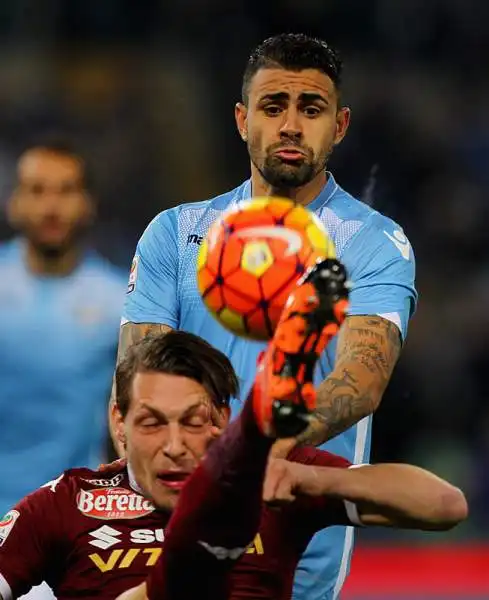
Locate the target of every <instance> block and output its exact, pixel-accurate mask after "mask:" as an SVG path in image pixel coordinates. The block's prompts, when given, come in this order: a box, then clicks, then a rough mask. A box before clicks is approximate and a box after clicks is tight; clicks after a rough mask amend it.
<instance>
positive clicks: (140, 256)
mask: <svg viewBox="0 0 489 600" xmlns="http://www.w3.org/2000/svg"><path fill="white" fill-rule="evenodd" d="M177 281H178V241H177V222H176V216H175V213H174V211H173V210H167V211H163V212H162V213H160V214H159V215H158V216H157V217H155V218H154V219H153V221H151V223H150V224H149V225H148V227H147V228H146V230H145V231H144V233H143V235H142V236H141V239H140V240H139V242H138V245H137V247H136V253H135V255H134V259H133V262H132V265H131V271H130V274H129V284H128V288H127V293H126V300H125V303H124V309H123V314H122V323H127V322H131V323H158V324H163V325H169V326H170V327H173V328H177V327H178V322H179V307H178V297H177Z"/></svg>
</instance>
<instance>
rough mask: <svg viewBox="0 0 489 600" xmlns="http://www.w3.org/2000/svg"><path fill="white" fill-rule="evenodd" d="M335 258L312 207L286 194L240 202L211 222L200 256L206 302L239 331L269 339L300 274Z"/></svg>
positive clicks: (200, 277)
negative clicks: (321, 260)
mask: <svg viewBox="0 0 489 600" xmlns="http://www.w3.org/2000/svg"><path fill="white" fill-rule="evenodd" d="M325 258H335V249H334V244H333V242H332V240H331V239H330V238H329V236H328V234H327V233H326V230H325V229H324V227H323V225H322V223H321V222H320V221H319V219H318V218H317V217H316V216H315V215H314V214H313V213H312V212H311V211H309V210H307V209H306V208H304V207H303V206H301V205H300V204H296V203H295V202H292V201H291V200H287V199H285V198H268V197H263V198H254V199H252V200H249V201H246V202H241V203H238V204H237V205H236V206H235V207H233V208H231V209H230V210H228V211H226V212H225V213H223V215H222V216H221V217H220V218H219V219H218V220H217V221H216V222H215V223H214V224H213V225H212V226H211V228H210V229H209V232H208V234H207V237H206V238H205V240H203V241H202V244H201V246H200V249H199V254H198V258H197V283H198V287H199V291H200V293H201V295H202V299H203V301H204V304H205V305H206V306H207V308H208V309H209V311H210V312H211V313H212V315H213V316H214V317H215V318H216V319H217V320H218V321H219V322H220V323H221V324H222V325H223V326H224V327H225V328H226V329H228V330H230V331H232V332H233V333H234V334H236V335H238V336H241V337H246V338H249V339H253V340H261V341H263V340H267V339H270V338H271V337H272V336H273V332H274V330H275V327H276V325H277V323H278V320H279V318H280V314H281V312H282V310H283V308H284V305H285V302H286V300H287V298H288V296H289V294H290V292H291V291H292V289H293V287H294V286H295V284H296V282H297V280H298V279H299V278H300V276H301V275H302V274H303V273H305V272H306V271H307V269H308V268H309V267H311V266H312V265H314V264H315V263H316V261H317V260H319V259H325Z"/></svg>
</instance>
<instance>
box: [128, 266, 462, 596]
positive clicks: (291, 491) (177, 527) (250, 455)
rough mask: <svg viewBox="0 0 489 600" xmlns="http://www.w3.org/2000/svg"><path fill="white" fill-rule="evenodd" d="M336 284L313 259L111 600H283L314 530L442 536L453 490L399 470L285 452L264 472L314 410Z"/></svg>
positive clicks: (339, 293)
mask: <svg viewBox="0 0 489 600" xmlns="http://www.w3.org/2000/svg"><path fill="white" fill-rule="evenodd" d="M344 281H345V277H344V275H343V271H342V269H341V268H340V265H339V264H338V263H336V261H325V262H324V263H321V264H319V265H317V267H316V268H315V269H314V270H313V271H312V272H311V273H310V274H309V276H307V278H306V279H305V281H304V282H303V283H302V285H300V287H298V288H297V289H296V290H295V292H294V293H293V294H292V296H291V298H289V301H288V303H287V306H286V308H285V310H284V314H283V316H282V319H281V322H280V323H279V325H278V328H277V330H276V332H275V336H274V340H273V341H272V343H271V344H270V345H269V347H268V350H267V353H266V355H265V357H264V358H263V360H262V361H261V364H260V367H259V369H258V376H257V378H256V380H255V384H254V387H253V389H252V391H251V394H250V396H249V398H248V400H247V401H246V403H245V406H244V407H243V410H242V413H241V415H240V417H239V418H238V420H236V421H235V422H234V423H232V424H231V425H230V426H229V427H228V428H227V429H226V431H225V432H224V434H223V436H222V437H221V439H220V440H219V441H218V442H217V443H215V444H214V445H213V446H211V448H210V450H209V451H208V453H207V456H206V458H205V459H204V460H203V461H202V462H201V463H200V465H199V467H198V468H197V470H196V471H194V473H193V474H192V476H191V477H190V479H189V480H188V482H187V484H186V485H185V486H184V488H183V490H182V493H181V495H180V498H179V501H178V504H177V507H176V509H175V510H174V512H173V515H172V518H171V520H170V523H169V525H168V528H167V532H166V534H167V536H166V540H165V551H164V553H163V555H162V557H161V559H160V561H159V564H158V565H157V566H156V568H155V569H153V571H152V573H151V574H150V576H149V577H148V579H147V582H146V583H145V584H142V585H141V586H138V587H137V588H136V589H133V590H130V591H128V592H126V593H125V594H123V596H121V598H120V599H119V600H145V599H146V598H149V599H150V600H157V599H160V600H189V599H191V600H192V599H205V598H209V599H212V600H229V599H232V600H238V599H244V598H254V599H258V598H267V599H270V600H272V599H274V600H279V599H284V600H285V599H288V598H290V596H291V592H292V582H293V575H294V571H295V568H296V566H297V563H298V560H299V558H300V556H301V554H302V553H303V551H304V550H305V548H306V546H307V544H308V543H309V542H310V540H311V538H312V536H313V535H314V534H315V533H316V532H317V531H318V530H319V529H322V528H323V527H327V526H329V525H335V524H355V525H362V524H374V525H391V526H400V527H418V528H422V529H445V528H449V527H451V526H453V525H455V524H456V523H457V522H458V521H459V520H461V519H463V518H464V516H465V512H466V504H465V499H464V496H463V494H462V493H461V492H460V491H459V490H456V489H454V488H452V487H451V486H450V485H449V484H446V482H442V481H441V480H439V479H438V478H436V477H435V476H433V475H431V474H429V473H427V472H426V471H422V470H420V469H416V468H415V467H411V466H408V465H377V466H373V467H369V466H364V467H363V468H362V469H356V470H354V471H352V470H349V469H347V467H350V466H351V465H350V463H349V462H348V461H346V460H344V459H342V458H340V457H338V456H334V455H331V454H329V453H328V452H322V451H320V450H317V449H316V448H307V449H306V448H303V449H298V448H297V449H295V450H293V451H292V452H291V453H290V455H289V461H284V460H275V461H272V462H271V463H270V466H269V468H268V472H267V474H266V476H265V473H266V467H267V459H268V453H269V450H270V448H271V445H272V442H273V439H274V438H275V437H283V436H284V435H290V434H291V433H294V434H298V433H299V432H300V431H301V430H302V429H303V428H304V427H305V426H306V425H307V419H305V418H304V417H305V416H306V415H307V414H308V412H309V411H310V410H312V409H313V408H314V402H315V392H314V389H313V386H312V373H313V368H314V365H315V363H316V361H317V359H318V357H319V355H320V353H321V352H322V351H323V350H324V348H325V346H326V344H327V343H328V341H329V340H330V339H331V338H332V337H334V336H335V335H336V333H337V330H338V325H339V324H340V323H341V321H342V319H343V317H344V311H345V308H346V306H345V296H346V290H345V289H344V288H343V284H344ZM130 362H131V358H130V359H129V363H130ZM128 456H129V460H131V453H130V449H129V452H128ZM301 463H302V464H301ZM312 465H314V466H312ZM418 486H419V487H418ZM263 500H264V501H265V503H263ZM267 502H268V503H272V504H275V505H276V504H277V503H280V504H281V505H282V507H281V509H280V510H278V511H277V510H276V509H271V508H270V507H267V505H266V503H267ZM284 503H287V505H283V504H284ZM257 531H258V543H255V547H253V546H251V544H252V541H253V538H254V537H255V533H256V532H257ZM250 547H251V548H252V550H253V552H247V551H246V550H247V548H248V549H249V548H250ZM258 547H260V549H261V550H262V553H261V554H260V553H259V552H258Z"/></svg>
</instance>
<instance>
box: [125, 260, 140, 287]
mask: <svg viewBox="0 0 489 600" xmlns="http://www.w3.org/2000/svg"><path fill="white" fill-rule="evenodd" d="M138 265H139V256H138V255H137V254H136V255H135V256H134V258H133V259H132V263H131V270H130V271H129V282H128V284H127V293H128V294H130V293H131V292H134V290H135V289H136V280H137V278H138Z"/></svg>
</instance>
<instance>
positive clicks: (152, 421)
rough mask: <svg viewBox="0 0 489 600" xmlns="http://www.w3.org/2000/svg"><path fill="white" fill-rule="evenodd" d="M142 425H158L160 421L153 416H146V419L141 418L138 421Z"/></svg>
mask: <svg viewBox="0 0 489 600" xmlns="http://www.w3.org/2000/svg"><path fill="white" fill-rule="evenodd" d="M139 424H140V425H141V426H142V427H148V428H149V427H158V425H159V424H160V422H159V421H158V419H154V418H148V419H143V420H142V421H140V423H139Z"/></svg>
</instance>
